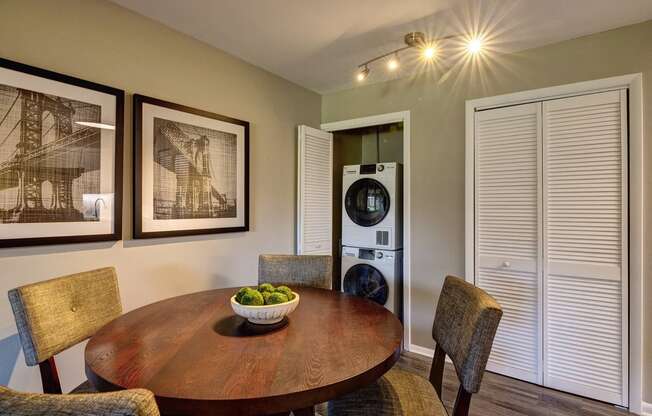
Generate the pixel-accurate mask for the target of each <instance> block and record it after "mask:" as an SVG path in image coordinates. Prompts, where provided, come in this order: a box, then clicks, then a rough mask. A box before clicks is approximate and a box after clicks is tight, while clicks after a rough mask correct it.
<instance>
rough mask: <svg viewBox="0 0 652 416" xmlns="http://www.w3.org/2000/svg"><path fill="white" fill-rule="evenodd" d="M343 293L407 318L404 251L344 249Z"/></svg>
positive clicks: (400, 317)
mask: <svg viewBox="0 0 652 416" xmlns="http://www.w3.org/2000/svg"><path fill="white" fill-rule="evenodd" d="M342 292H346V293H350V294H352V295H356V296H362V297H365V298H367V299H370V300H372V301H374V302H376V303H379V304H381V305H383V306H385V307H386V308H387V309H389V310H390V311H392V312H393V313H394V314H396V315H397V316H398V317H399V319H402V316H403V250H396V251H391V250H378V249H367V248H357V247H342Z"/></svg>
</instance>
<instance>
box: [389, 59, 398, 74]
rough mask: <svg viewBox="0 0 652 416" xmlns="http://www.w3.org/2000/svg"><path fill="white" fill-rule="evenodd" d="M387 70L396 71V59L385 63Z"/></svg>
mask: <svg viewBox="0 0 652 416" xmlns="http://www.w3.org/2000/svg"><path fill="white" fill-rule="evenodd" d="M387 69H389V70H390V71H396V70H397V69H398V59H397V58H396V57H394V58H392V59H390V60H389V61H387Z"/></svg>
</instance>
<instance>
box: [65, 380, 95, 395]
mask: <svg viewBox="0 0 652 416" xmlns="http://www.w3.org/2000/svg"><path fill="white" fill-rule="evenodd" d="M70 393H74V394H84V393H97V390H96V389H95V387H93V385H92V384H91V382H90V381H88V380H86V381H84V382H83V383H81V384H80V385H79V386H77V387H75V388H74V389H72V391H70Z"/></svg>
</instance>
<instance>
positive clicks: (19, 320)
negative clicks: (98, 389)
mask: <svg viewBox="0 0 652 416" xmlns="http://www.w3.org/2000/svg"><path fill="white" fill-rule="evenodd" d="M9 302H10V303H11V308H12V310H13V312H14V317H15V319H16V327H17V328H18V335H19V338H20V343H21V344H22V346H23V352H24V354H25V362H26V363H27V365H28V366H34V365H38V366H39V368H40V370H41V381H42V383H43V392H44V393H52V394H61V392H62V391H61V383H60V382H59V376H58V373H57V367H56V364H55V361H54V356H55V355H56V354H58V353H60V352H61V351H64V350H66V349H68V348H70V347H72V346H73V345H75V344H78V343H79V342H82V341H84V340H85V339H88V338H90V337H91V336H92V335H93V334H95V332H96V331H97V330H98V329H100V328H101V327H102V326H104V325H105V324H106V323H108V322H110V321H112V320H113V319H115V318H117V317H118V316H120V314H121V313H122V304H121V302H120V293H119V291H118V278H117V276H116V271H115V269H114V268H113V267H106V268H103V269H97V270H91V271H87V272H83V273H77V274H72V275H68V276H63V277H59V278H56V279H51V280H46V281H43V282H38V283H33V284H29V285H26V286H21V287H19V288H16V289H12V290H10V291H9ZM92 391H94V389H93V387H92V385H91V384H90V383H89V382H88V381H85V382H84V383H82V384H81V385H79V386H78V387H76V388H75V389H73V390H72V393H83V392H92Z"/></svg>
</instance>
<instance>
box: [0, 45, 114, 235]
mask: <svg viewBox="0 0 652 416" xmlns="http://www.w3.org/2000/svg"><path fill="white" fill-rule="evenodd" d="M123 115H124V92H123V91H122V90H119V89H116V88H112V87H107V86H105V85H100V84H96V83H93V82H90V81H84V80H81V79H77V78H73V77H70V76H67V75H62V74H57V73H55V72H51V71H47V70H44V69H40V68H35V67H32V66H28V65H24V64H20V63H17V62H13V61H9V60H6V59H1V58H0V247H15V246H28V245H41V244H60V243H81V242H89V241H107V240H119V239H120V238H121V237H122V217H121V213H122V209H121V208H122V134H123Z"/></svg>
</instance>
